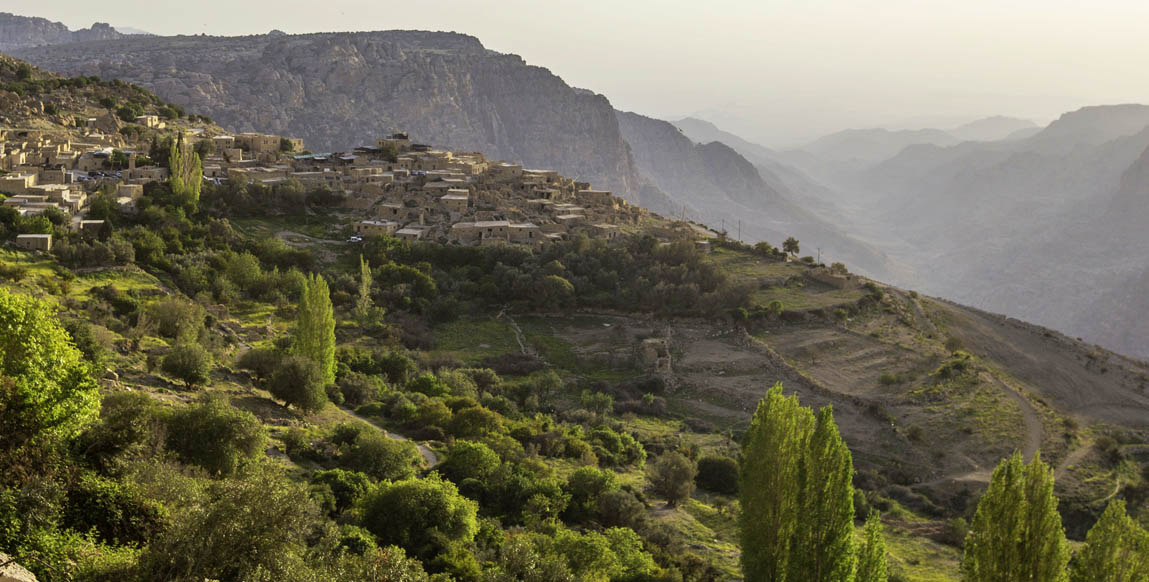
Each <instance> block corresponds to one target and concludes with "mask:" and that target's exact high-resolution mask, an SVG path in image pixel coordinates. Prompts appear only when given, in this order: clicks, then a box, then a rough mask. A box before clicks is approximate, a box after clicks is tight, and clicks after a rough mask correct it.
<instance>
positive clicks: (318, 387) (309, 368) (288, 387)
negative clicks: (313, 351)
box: [267, 355, 327, 413]
mask: <svg viewBox="0 0 1149 582" xmlns="http://www.w3.org/2000/svg"><path fill="white" fill-rule="evenodd" d="M267 389H268V391H269V392H271V394H272V396H275V397H276V398H279V399H280V400H283V401H284V402H286V403H287V404H288V405H290V406H293V407H295V408H298V409H299V410H301V411H303V412H307V413H311V412H318V411H320V410H322V409H323V407H324V406H325V405H326V404H327V392H326V391H325V390H324V385H323V372H322V371H321V370H320V369H319V365H318V364H316V363H315V361H314V360H312V359H310V358H307V357H305V356H299V355H292V356H288V357H286V358H284V359H283V361H282V362H280V364H279V368H278V369H276V371H275V372H274V373H273V374H272V376H271V380H270V381H269V382H268V386H267Z"/></svg>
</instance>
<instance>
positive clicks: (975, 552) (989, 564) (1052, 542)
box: [961, 453, 1069, 582]
mask: <svg viewBox="0 0 1149 582" xmlns="http://www.w3.org/2000/svg"><path fill="white" fill-rule="evenodd" d="M1068 562H1069V548H1068V543H1067V542H1066V540H1065V531H1064V530H1063V529H1062V528H1061V515H1060V514H1058V513H1057V498H1056V497H1054V495H1053V471H1052V470H1051V469H1050V468H1049V465H1046V464H1045V463H1044V462H1042V461H1041V456H1040V455H1035V456H1034V458H1033V460H1032V461H1030V463H1029V464H1028V465H1027V464H1025V463H1024V462H1023V461H1022V458H1021V454H1020V453H1014V454H1013V456H1011V457H1010V458H1009V459H1007V460H1005V461H1002V462H1001V464H1000V465H998V466H997V469H995V470H994V472H993V478H992V479H991V480H990V483H989V489H988V490H987V491H986V492H985V495H983V496H982V498H981V500H980V501H979V502H978V505H977V513H976V514H975V515H974V519H973V524H972V525H971V527H970V535H969V538H967V540H966V544H965V552H964V553H963V554H962V564H961V568H962V578H963V579H964V580H965V581H966V582H1023V581H1024V582H1065V581H1066V580H1068V574H1067V572H1066V565H1067V564H1068Z"/></svg>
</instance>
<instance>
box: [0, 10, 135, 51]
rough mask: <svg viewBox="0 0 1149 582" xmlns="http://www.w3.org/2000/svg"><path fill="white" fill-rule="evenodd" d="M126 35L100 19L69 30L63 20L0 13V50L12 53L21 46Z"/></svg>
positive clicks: (103, 38)
mask: <svg viewBox="0 0 1149 582" xmlns="http://www.w3.org/2000/svg"><path fill="white" fill-rule="evenodd" d="M122 36H123V35H122V34H120V33H119V32H116V29H114V28H112V27H111V26H109V25H107V24H105V23H103V22H97V23H95V24H93V25H92V26H91V28H82V29H80V30H69V29H68V27H67V26H65V25H64V24H62V23H60V22H52V21H51V20H47V19H45V18H29V17H27V16H18V15H16V14H9V13H7V12H0V52H10V51H15V50H18V49H22V48H28V47H37V46H46V45H59V44H68V43H73V42H85V41H90V40H107V39H113V38H120V37H122Z"/></svg>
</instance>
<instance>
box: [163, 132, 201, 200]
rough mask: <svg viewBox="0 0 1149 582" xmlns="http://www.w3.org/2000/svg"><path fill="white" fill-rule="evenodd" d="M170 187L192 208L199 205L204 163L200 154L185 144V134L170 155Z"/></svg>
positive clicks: (175, 143)
mask: <svg viewBox="0 0 1149 582" xmlns="http://www.w3.org/2000/svg"><path fill="white" fill-rule="evenodd" d="M168 186H170V187H171V190H172V194H174V195H175V196H176V197H178V198H181V199H183V200H186V201H187V202H188V203H189V204H190V205H191V207H192V208H195V207H197V206H198V205H199V195H200V190H201V189H202V188H203V162H202V161H201V160H200V157H199V154H198V153H196V152H195V151H192V149H191V148H189V147H188V146H187V143H186V142H184V134H183V133H180V134H179V137H178V138H177V139H176V141H175V142H174V143H172V145H171V149H170V151H169V153H168Z"/></svg>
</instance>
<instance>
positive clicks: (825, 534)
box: [789, 406, 855, 582]
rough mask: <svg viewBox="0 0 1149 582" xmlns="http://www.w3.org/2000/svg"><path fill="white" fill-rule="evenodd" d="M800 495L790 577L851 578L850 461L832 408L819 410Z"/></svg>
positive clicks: (803, 581) (799, 581)
mask: <svg viewBox="0 0 1149 582" xmlns="http://www.w3.org/2000/svg"><path fill="white" fill-rule="evenodd" d="M799 474H800V479H801V481H802V483H801V486H802V497H801V506H800V510H799V511H800V513H799V515H800V517H801V519H800V520H799V522H798V528H797V531H796V532H795V538H794V542H793V557H792V558H791V561H790V575H789V579H790V580H792V581H794V582H850V581H852V580H853V579H854V563H855V562H854V561H855V555H854V486H853V478H854V463H853V460H852V459H851V457H850V449H849V448H847V447H846V443H845V441H843V440H842V435H841V434H839V432H838V425H837V424H835V423H834V410H833V407H831V406H825V407H823V408H822V409H821V410H819V411H818V419H817V422H816V424H815V427H814V433H813V435H812V436H811V437H810V445H809V448H808V452H807V454H806V455H804V457H803V460H802V462H801V464H800V473H799Z"/></svg>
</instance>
